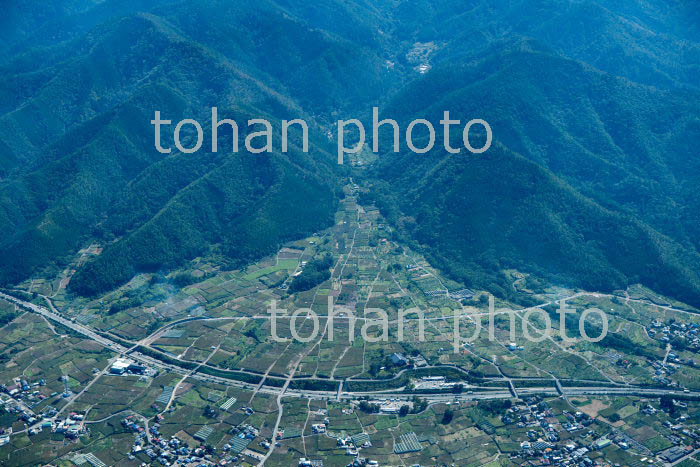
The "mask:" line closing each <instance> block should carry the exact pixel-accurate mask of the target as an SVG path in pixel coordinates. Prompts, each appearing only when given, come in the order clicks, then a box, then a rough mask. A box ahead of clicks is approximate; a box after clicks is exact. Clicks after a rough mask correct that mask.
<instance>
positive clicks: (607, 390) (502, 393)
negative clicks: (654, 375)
mask: <svg viewBox="0 0 700 467" xmlns="http://www.w3.org/2000/svg"><path fill="white" fill-rule="evenodd" d="M588 295H594V294H588ZM0 298H2V299H4V300H7V301H9V302H11V303H14V304H17V305H19V306H21V307H23V308H24V309H27V310H29V311H32V312H34V313H37V314H40V315H41V316H43V317H45V318H47V319H50V320H52V321H54V322H56V323H59V324H62V325H63V326H65V327H67V328H70V329H72V330H74V331H75V332H77V333H80V334H82V335H83V336H85V337H87V338H88V339H91V340H93V341H95V342H97V343H99V344H101V345H103V346H105V347H107V348H109V349H111V350H112V351H114V352H116V353H118V354H124V355H126V354H128V355H129V357H130V358H132V359H134V360H136V361H139V362H140V363H143V364H146V365H149V366H152V367H154V368H158V369H160V370H162V371H170V372H173V373H176V374H181V375H183V376H184V375H189V377H190V378H195V379H198V380H201V381H210V382H215V383H219V384H223V385H228V386H234V387H238V388H242V389H250V390H255V389H256V387H257V385H256V384H251V383H245V382H242V381H235V380H231V379H228V378H222V377H218V376H210V375H206V374H201V373H194V374H191V373H192V371H191V370H189V369H186V368H183V367H180V366H177V365H175V364H168V363H165V362H162V361H160V360H157V359H155V358H152V357H149V356H147V355H143V354H141V353H139V352H136V351H134V347H131V348H127V347H125V346H123V345H121V344H119V343H117V342H115V341H112V340H111V339H109V338H107V337H105V336H103V335H101V334H98V333H96V332H95V331H93V330H92V329H90V328H89V327H87V326H84V325H81V324H79V323H76V322H75V321H72V320H69V319H66V318H64V317H63V316H61V315H60V314H58V313H56V312H54V311H50V310H48V309H47V308H45V307H42V306H39V305H36V304H34V303H30V302H27V301H24V300H20V299H18V298H16V297H13V296H11V295H7V294H5V293H2V292H0ZM289 381H291V379H289V378H288V380H287V382H286V383H288V382H289ZM470 388H473V389H474V391H469V392H467V393H462V394H452V393H438V392H436V393H421V394H407V393H405V392H400V391H399V390H383V391H360V392H350V391H342V392H338V391H310V390H290V389H289V387H288V384H285V385H284V386H283V387H282V388H278V387H272V386H262V387H260V388H259V391H260V392H263V393H267V394H274V395H278V396H279V395H284V397H290V396H291V397H303V398H313V399H345V400H348V399H357V398H359V397H364V396H369V397H372V398H374V399H380V400H385V399H392V398H394V399H400V400H406V399H410V398H412V397H414V396H415V395H418V396H420V397H422V398H425V399H428V400H429V401H430V402H442V401H445V402H446V401H453V400H485V399H505V398H511V397H512V394H511V392H510V391H509V390H508V389H507V388H479V387H478V386H470ZM558 389H560V391H558ZM517 391H518V394H519V395H520V396H527V395H532V394H553V395H556V394H558V393H560V392H561V393H563V395H566V396H579V395H580V396H584V395H618V394H621V395H639V396H647V397H659V396H664V395H668V396H673V397H680V398H687V397H693V398H698V399H700V391H690V392H685V391H681V390H677V389H663V388H643V387H633V386H622V387H620V386H615V385H600V386H585V387H559V388H555V387H553V386H545V387H528V388H518V389H517Z"/></svg>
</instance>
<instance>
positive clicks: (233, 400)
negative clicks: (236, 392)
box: [221, 397, 236, 410]
mask: <svg viewBox="0 0 700 467" xmlns="http://www.w3.org/2000/svg"><path fill="white" fill-rule="evenodd" d="M235 403H236V398H235V397H232V398H230V399H229V400H227V401H226V402H224V403H223V404H221V410H228V409H230V408H231V406H233V404H235Z"/></svg>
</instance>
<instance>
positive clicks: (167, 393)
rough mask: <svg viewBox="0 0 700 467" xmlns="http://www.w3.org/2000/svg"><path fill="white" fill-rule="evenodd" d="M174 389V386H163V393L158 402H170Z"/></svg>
mask: <svg viewBox="0 0 700 467" xmlns="http://www.w3.org/2000/svg"><path fill="white" fill-rule="evenodd" d="M174 390H175V388H174V387H172V386H165V387H164V388H163V394H161V395H160V396H158V399H156V402H160V403H161V404H167V403H168V402H170V397H171V396H172V395H173V391H174Z"/></svg>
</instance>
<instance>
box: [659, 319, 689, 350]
mask: <svg viewBox="0 0 700 467" xmlns="http://www.w3.org/2000/svg"><path fill="white" fill-rule="evenodd" d="M647 333H648V334H649V336H651V337H653V338H654V339H657V340H660V341H661V342H666V343H669V342H671V341H673V340H674V339H681V340H683V341H684V343H685V344H684V345H685V346H686V348H687V349H689V350H693V351H696V352H697V351H698V350H700V324H696V323H681V322H678V321H669V322H668V323H663V322H661V321H659V320H655V321H653V322H652V323H651V326H649V327H648V328H647Z"/></svg>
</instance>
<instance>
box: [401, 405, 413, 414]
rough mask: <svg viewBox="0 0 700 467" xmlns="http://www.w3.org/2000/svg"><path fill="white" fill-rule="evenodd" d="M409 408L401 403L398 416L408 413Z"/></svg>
mask: <svg viewBox="0 0 700 467" xmlns="http://www.w3.org/2000/svg"><path fill="white" fill-rule="evenodd" d="M410 409H411V408H410V407H409V406H408V405H402V406H401V408H400V409H399V417H405V416H406V415H408V412H409V411H410Z"/></svg>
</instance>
